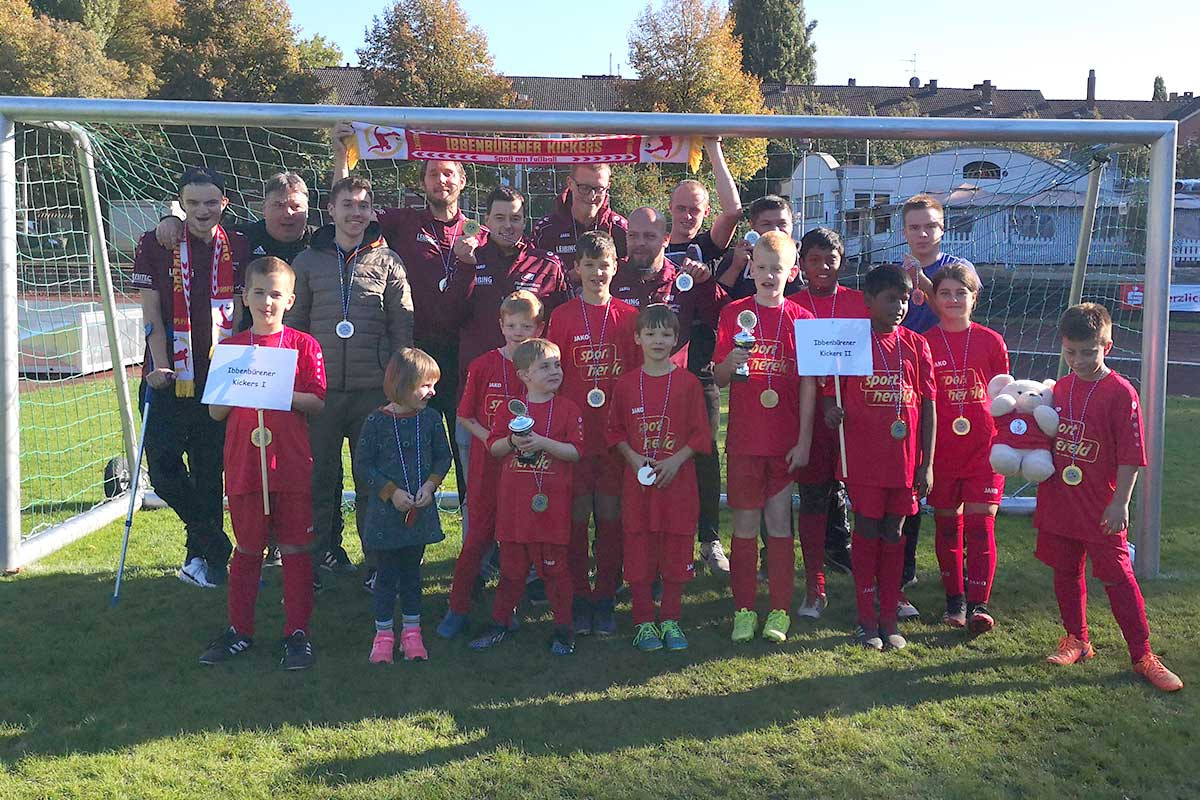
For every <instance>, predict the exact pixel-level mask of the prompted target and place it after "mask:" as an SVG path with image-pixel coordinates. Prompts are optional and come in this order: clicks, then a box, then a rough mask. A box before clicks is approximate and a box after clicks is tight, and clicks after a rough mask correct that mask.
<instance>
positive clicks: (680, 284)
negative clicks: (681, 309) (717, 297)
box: [675, 272, 696, 292]
mask: <svg viewBox="0 0 1200 800" xmlns="http://www.w3.org/2000/svg"><path fill="white" fill-rule="evenodd" d="M695 285H696V281H695V279H694V278H692V276H691V275H688V274H687V273H686V272H681V273H679V274H678V275H676V276H675V288H676V289H678V290H679V291H681V292H689V291H691V289H692V287H693V286H695Z"/></svg>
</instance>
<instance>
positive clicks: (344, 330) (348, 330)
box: [333, 319, 354, 339]
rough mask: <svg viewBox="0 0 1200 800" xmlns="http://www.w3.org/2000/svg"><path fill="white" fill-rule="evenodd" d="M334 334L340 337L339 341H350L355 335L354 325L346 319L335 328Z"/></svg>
mask: <svg viewBox="0 0 1200 800" xmlns="http://www.w3.org/2000/svg"><path fill="white" fill-rule="evenodd" d="M333 332H334V333H336V334H337V335H338V338H339V339H349V338H350V337H351V336H353V335H354V323H353V322H351V321H350V320H348V319H344V320H342V321H341V322H339V323H338V324H337V325H334V326H333Z"/></svg>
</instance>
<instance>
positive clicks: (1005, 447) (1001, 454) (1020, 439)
mask: <svg viewBox="0 0 1200 800" xmlns="http://www.w3.org/2000/svg"><path fill="white" fill-rule="evenodd" d="M988 397H990V398H991V400H992V405H991V413H992V416H993V417H994V418H995V421H996V438H995V439H993V440H992V452H991V456H990V458H989V459H988V460H989V461H990V462H991V464H992V469H994V470H996V472H998V473H1000V474H1001V475H1017V474H1020V475H1021V476H1022V477H1024V478H1025V480H1027V481H1031V482H1033V483H1041V482H1042V481H1044V480H1046V479H1047V478H1049V477H1050V476H1051V475H1053V474H1054V459H1053V457H1052V455H1051V452H1050V448H1051V447H1053V446H1054V437H1055V435H1056V434H1057V433H1058V412H1057V411H1055V410H1054V381H1052V380H1046V381H1041V382H1038V381H1031V380H1017V379H1016V378H1014V377H1013V376H1012V375H997V376H996V377H994V378H992V379H991V380H990V381H988Z"/></svg>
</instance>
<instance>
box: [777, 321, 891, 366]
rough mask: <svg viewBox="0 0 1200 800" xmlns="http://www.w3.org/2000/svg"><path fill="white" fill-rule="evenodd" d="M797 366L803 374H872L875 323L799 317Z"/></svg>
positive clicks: (797, 326) (797, 322)
mask: <svg viewBox="0 0 1200 800" xmlns="http://www.w3.org/2000/svg"><path fill="white" fill-rule="evenodd" d="M793 324H794V325H795V328H796V366H797V367H798V368H799V371H800V374H801V375H870V374H871V373H872V372H874V370H875V364H874V359H873V357H872V353H871V322H870V320H866V319H798V320H796V321H795V323H793Z"/></svg>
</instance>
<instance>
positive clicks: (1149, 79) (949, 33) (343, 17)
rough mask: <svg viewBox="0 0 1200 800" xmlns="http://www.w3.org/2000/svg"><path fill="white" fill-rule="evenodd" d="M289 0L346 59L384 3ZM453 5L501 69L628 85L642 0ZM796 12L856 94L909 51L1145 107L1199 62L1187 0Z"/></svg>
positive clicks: (831, 2)
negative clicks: (1089, 89)
mask: <svg viewBox="0 0 1200 800" xmlns="http://www.w3.org/2000/svg"><path fill="white" fill-rule="evenodd" d="M290 1H291V6H292V12H293V15H294V21H295V23H296V24H297V25H299V26H300V27H301V29H302V30H303V33H304V35H306V36H307V35H311V34H313V33H321V34H324V35H325V36H326V37H328V38H330V39H332V40H334V42H336V43H337V44H338V45H339V46H340V47H341V48H342V50H343V52H344V53H345V57H346V60H348V61H349V62H350V63H352V64H353V63H357V60H358V59H357V56H356V55H355V52H354V51H355V50H356V49H357V48H359V47H361V46H362V42H363V32H364V30H365V29H366V28H367V26H368V25H370V23H371V19H372V18H373V17H374V16H375V15H377V14H379V13H380V11H381V10H382V9H383V8H384V7H385V0H338V2H337V3H336V5H335V6H332V8H335V9H336V13H334V14H331V13H330V9H331V6H330V4H329V3H328V2H318V0H290ZM721 1H722V2H723V0H721ZM459 3H460V4H461V5H462V7H463V9H464V10H465V11H466V12H467V15H468V16H469V17H470V18H471V21H472V22H473V23H474V24H476V25H479V26H480V27H482V28H483V29H484V30H485V32H486V33H487V35H488V40H489V43H490V45H491V51H492V55H493V57H494V58H495V61H496V67H497V69H499V70H500V71H501V72H503V73H505V74H508V75H553V76H566V77H570V76H578V75H584V74H605V73H607V72H608V70H609V56H610V54H611V56H612V63H613V65H614V68H615V67H617V65H621V66H620V72H621V73H622V74H624V75H626V76H630V75H631V71H630V70H629V69H628V67H626V66H624V64H625V62H626V59H627V52H628V44H627V43H628V36H629V29H630V27H631V26H632V25H633V22H634V20H635V19H636V17H637V16H638V14H639V13H641V11H642V10H643V9H644V8H645V7H646V2H645V0H603V2H602V3H599V4H594V3H588V2H584V1H583V0H559V1H558V2H543V0H529V1H527V2H504V0H459ZM598 8H602V9H603V10H604V15H603V18H601V16H600V15H599V14H598V12H597V9H598ZM805 8H806V11H807V14H808V18H809V19H810V20H812V19H816V20H818V25H817V30H816V34H815V37H816V41H817V48H818V50H817V80H818V82H819V83H845V81H846V79H847V78H851V77H853V78H857V79H858V83H859V85H867V84H876V85H890V86H898V85H903V84H904V83H906V82H907V81H908V79H909V78H910V77H911V76H912V75H913V74H914V72H913V64H912V63H911V62H912V59H913V57H914V53H915V55H916V73H915V74H916V75H917V76H918V77H920V78H921V80H922V81H926V80H929V79H930V78H935V79H937V80H938V82H939V83H940V84H941V85H942V86H955V87H964V86H965V87H970V86H972V85H973V84H976V83H979V82H980V81H983V80H984V79H985V78H986V79H990V80H991V81H992V83H993V84H995V85H996V86H997V87H999V88H1003V89H1041V90H1042V92H1043V93H1044V94H1045V95H1046V96H1047V97H1049V98H1056V99H1057V98H1073V97H1082V96H1083V95H1084V91H1085V86H1086V81H1087V72H1088V69H1095V70H1096V73H1097V95H1098V96H1099V97H1101V98H1105V99H1130V100H1149V99H1150V91H1151V87H1152V85H1153V82H1154V76H1155V75H1162V76H1163V77H1164V78H1165V79H1166V83H1167V89H1168V90H1169V91H1177V92H1184V91H1193V92H1196V93H1197V94H1200V59H1198V58H1196V57H1195V56H1194V55H1190V54H1194V53H1195V52H1196V48H1197V46H1198V45H1197V39H1196V35H1197V31H1198V30H1200V2H1195V0H1140V2H1136V3H1130V2H1112V1H1111V0H1094V1H1093V2H1077V0H1006V2H1004V3H1003V4H998V3H997V4H993V3H979V2H966V3H963V2H962V1H961V0H922V1H921V2H919V3H902V2H897V1H896V0H891V2H882V1H881V0H858V1H857V2H856V1H855V0H808V2H806V3H805ZM1001 9H1002V11H1003V13H1001V11H1000V10H1001ZM1183 9H1187V10H1183ZM1131 12H1135V13H1131ZM1189 55H1190V57H1189Z"/></svg>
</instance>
